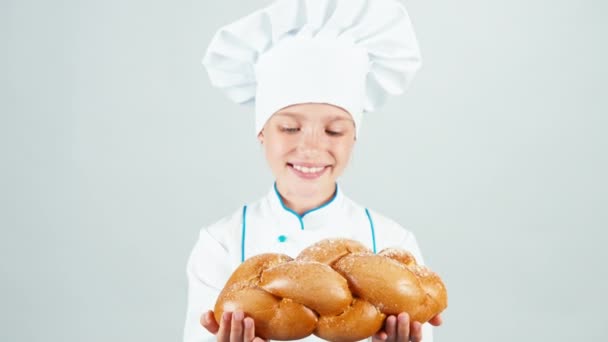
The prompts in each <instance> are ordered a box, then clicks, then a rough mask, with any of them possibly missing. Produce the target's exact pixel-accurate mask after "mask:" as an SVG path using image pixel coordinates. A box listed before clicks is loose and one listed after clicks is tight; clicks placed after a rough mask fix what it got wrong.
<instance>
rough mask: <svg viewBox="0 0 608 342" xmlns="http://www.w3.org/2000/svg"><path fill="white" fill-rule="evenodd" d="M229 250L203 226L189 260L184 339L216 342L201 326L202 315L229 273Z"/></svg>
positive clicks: (210, 308)
mask: <svg viewBox="0 0 608 342" xmlns="http://www.w3.org/2000/svg"><path fill="white" fill-rule="evenodd" d="M231 271H232V269H231V266H230V259H229V253H228V250H226V248H224V246H222V245H221V244H220V243H219V242H218V241H217V240H216V239H214V238H213V237H212V236H211V235H210V234H209V232H208V231H207V230H206V229H203V230H201V233H200V236H199V240H198V241H197V243H196V245H195V246H194V248H193V250H192V253H191V254H190V258H189V259H188V266H187V276H188V306H187V311H186V323H185V326H184V342H203V341H216V340H217V339H216V337H215V335H214V334H212V333H210V332H208V331H207V330H206V329H205V328H203V327H202V326H201V321H200V319H201V316H202V315H203V314H204V313H206V312H207V311H208V310H213V307H214V306H215V301H216V299H217V297H218V295H219V293H220V291H221V289H222V287H223V286H224V284H225V282H226V280H227V279H228V277H229V276H230V273H231Z"/></svg>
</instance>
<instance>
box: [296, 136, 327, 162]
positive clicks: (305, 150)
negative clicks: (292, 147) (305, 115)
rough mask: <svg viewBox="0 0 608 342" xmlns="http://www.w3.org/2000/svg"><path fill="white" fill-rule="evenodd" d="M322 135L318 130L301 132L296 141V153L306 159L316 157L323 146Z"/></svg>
mask: <svg viewBox="0 0 608 342" xmlns="http://www.w3.org/2000/svg"><path fill="white" fill-rule="evenodd" d="M324 143H325V142H324V140H323V135H322V134H321V132H320V131H319V130H318V129H310V130H306V131H303V132H302V134H301V135H300V140H299V141H298V151H299V152H300V153H301V154H302V155H303V156H305V157H307V158H311V159H312V158H314V157H316V156H318V155H319V154H320V152H321V150H322V149H323V146H324Z"/></svg>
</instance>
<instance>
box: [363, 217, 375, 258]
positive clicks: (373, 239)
mask: <svg viewBox="0 0 608 342" xmlns="http://www.w3.org/2000/svg"><path fill="white" fill-rule="evenodd" d="M365 214H366V215H367V219H368V220H369V227H370V229H371V230H372V246H373V247H374V254H376V231H375V229H374V221H373V220H372V216H371V215H370V214H369V210H367V208H365Z"/></svg>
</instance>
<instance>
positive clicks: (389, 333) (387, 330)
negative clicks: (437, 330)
mask: <svg viewBox="0 0 608 342" xmlns="http://www.w3.org/2000/svg"><path fill="white" fill-rule="evenodd" d="M429 323H430V324H431V325H434V326H439V325H441V323H442V320H441V315H437V316H435V317H433V318H431V320H430V321H429ZM372 341H373V342H409V341H412V342H420V341H422V324H420V322H415V321H414V322H410V316H409V315H408V314H407V312H402V313H400V314H399V315H398V316H388V317H387V318H386V321H385V323H384V330H381V331H379V332H378V333H376V335H374V336H373V337H372Z"/></svg>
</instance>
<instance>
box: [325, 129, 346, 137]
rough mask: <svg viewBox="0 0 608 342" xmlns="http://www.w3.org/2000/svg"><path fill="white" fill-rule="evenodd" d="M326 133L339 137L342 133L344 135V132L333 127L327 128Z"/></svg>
mask: <svg viewBox="0 0 608 342" xmlns="http://www.w3.org/2000/svg"><path fill="white" fill-rule="evenodd" d="M325 133H327V135H329V136H331V137H339V136H341V135H344V133H342V132H340V131H334V130H331V129H326V130H325Z"/></svg>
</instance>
